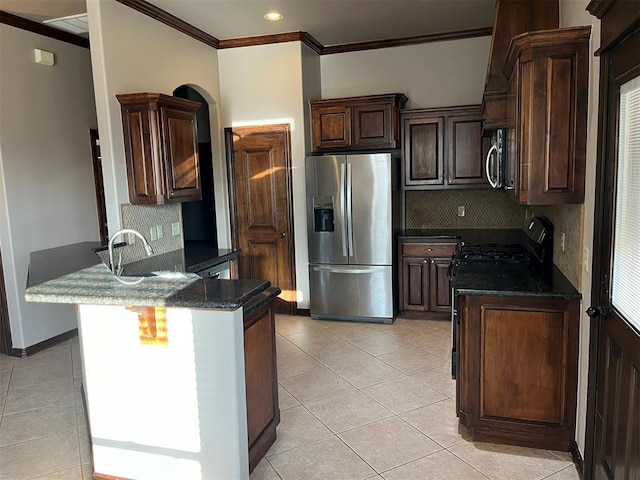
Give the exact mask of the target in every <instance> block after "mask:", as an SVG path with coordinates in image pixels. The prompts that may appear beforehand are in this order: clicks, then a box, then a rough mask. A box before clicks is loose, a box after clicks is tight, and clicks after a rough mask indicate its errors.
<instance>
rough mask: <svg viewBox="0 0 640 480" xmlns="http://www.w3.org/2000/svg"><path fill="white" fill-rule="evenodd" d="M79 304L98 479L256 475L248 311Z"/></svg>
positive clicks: (183, 479) (171, 479) (196, 479)
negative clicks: (141, 310) (149, 319)
mask: <svg viewBox="0 0 640 480" xmlns="http://www.w3.org/2000/svg"><path fill="white" fill-rule="evenodd" d="M77 308H78V327H79V331H80V345H81V351H82V362H83V366H84V370H83V380H84V389H85V395H86V402H87V413H88V419H89V427H90V436H91V443H92V453H93V465H94V470H95V474H94V478H95V479H101V478H104V479H106V478H111V479H113V478H114V477H115V478H122V479H141V480H144V479H153V480H159V479H167V480H176V479H180V480H188V479H194V480H205V479H207V480H208V479H230V480H231V479H233V480H238V479H248V478H249V467H248V453H247V451H248V445H247V443H248V442H247V434H246V432H247V411H246V395H245V366H244V345H243V319H242V316H243V312H242V308H238V309H237V310H211V309H206V310H200V309H189V308H166V309H164V308H162V309H161V313H164V314H165V317H166V344H165V345H162V344H160V345H153V344H151V345H150V344H143V343H141V336H144V335H148V334H149V329H148V326H147V325H144V322H143V321H142V320H141V317H139V314H138V313H137V312H136V311H132V310H130V309H128V308H127V307H123V306H112V305H78V307H77ZM157 327H158V331H160V330H161V329H162V325H160V323H158V325H157ZM152 330H154V331H153V332H152V334H153V335H156V334H158V333H157V332H155V329H152ZM145 332H146V333H145Z"/></svg>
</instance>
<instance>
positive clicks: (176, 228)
mask: <svg viewBox="0 0 640 480" xmlns="http://www.w3.org/2000/svg"><path fill="white" fill-rule="evenodd" d="M171 235H174V236H175V235H180V223H179V222H175V223H172V224H171Z"/></svg>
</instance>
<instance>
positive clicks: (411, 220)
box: [405, 190, 584, 289]
mask: <svg viewBox="0 0 640 480" xmlns="http://www.w3.org/2000/svg"><path fill="white" fill-rule="evenodd" d="M459 206H464V207H465V216H464V217H459V216H458V207H459ZM583 215H584V208H583V205H553V206H523V205H519V204H517V203H516V202H515V200H514V199H512V198H511V197H510V196H509V194H507V193H505V192H504V191H499V190H424V191H422V190H417V191H406V192H405V228H407V229H414V228H417V229H420V228H523V229H526V228H527V226H528V224H529V219H530V218H531V217H532V216H543V217H547V218H548V219H549V220H550V221H551V223H553V226H554V241H553V243H554V245H553V262H554V263H555V265H556V266H557V267H558V268H559V269H560V271H561V272H562V273H563V274H564V275H565V276H566V277H567V279H568V280H569V281H570V282H571V283H572V284H573V285H574V286H575V287H576V288H578V289H580V282H581V279H580V274H581V268H582V261H581V252H582V224H583V218H582V216H583ZM563 232H564V234H565V249H564V252H563V251H562V247H561V242H562V233H563Z"/></svg>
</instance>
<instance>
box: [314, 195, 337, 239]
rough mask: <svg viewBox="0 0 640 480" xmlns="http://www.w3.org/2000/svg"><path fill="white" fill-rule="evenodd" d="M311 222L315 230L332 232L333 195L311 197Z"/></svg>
mask: <svg viewBox="0 0 640 480" xmlns="http://www.w3.org/2000/svg"><path fill="white" fill-rule="evenodd" d="M313 220H314V221H313V224H314V230H315V231H316V232H333V231H334V226H333V197H327V196H318V195H316V196H314V197H313Z"/></svg>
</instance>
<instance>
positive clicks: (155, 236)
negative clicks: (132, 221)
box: [149, 227, 158, 242]
mask: <svg viewBox="0 0 640 480" xmlns="http://www.w3.org/2000/svg"><path fill="white" fill-rule="evenodd" d="M149 236H150V238H151V241H152V242H153V241H155V240H157V239H158V231H157V230H156V227H151V228H150V229H149Z"/></svg>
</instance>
